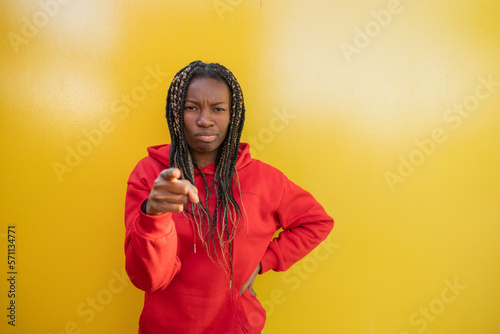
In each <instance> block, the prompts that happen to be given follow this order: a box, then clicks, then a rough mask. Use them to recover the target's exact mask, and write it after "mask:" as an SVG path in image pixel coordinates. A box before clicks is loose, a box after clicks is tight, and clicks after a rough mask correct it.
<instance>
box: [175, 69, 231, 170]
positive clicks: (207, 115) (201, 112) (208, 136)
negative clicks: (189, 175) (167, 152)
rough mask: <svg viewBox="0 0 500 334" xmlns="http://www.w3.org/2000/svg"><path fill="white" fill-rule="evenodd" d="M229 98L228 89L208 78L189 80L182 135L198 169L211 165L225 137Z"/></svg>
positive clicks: (227, 123) (222, 83) (219, 82)
mask: <svg viewBox="0 0 500 334" xmlns="http://www.w3.org/2000/svg"><path fill="white" fill-rule="evenodd" d="M230 111H231V97H230V92H229V88H228V86H227V85H226V84H225V83H224V82H222V81H219V80H215V79H212V78H197V79H193V80H192V81H191V82H190V84H189V86H188V89H187V92H186V101H185V104H184V134H185V136H186V141H187V143H188V145H189V149H190V151H191V155H192V157H193V159H194V161H195V162H196V163H197V164H198V165H199V166H202V167H206V166H208V165H210V164H212V163H214V162H215V160H216V158H217V153H218V151H219V147H220V145H221V144H222V142H223V141H224V139H225V138H226V134H227V129H228V126H229V121H230Z"/></svg>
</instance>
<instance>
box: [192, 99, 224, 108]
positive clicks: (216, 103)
mask: <svg viewBox="0 0 500 334" xmlns="http://www.w3.org/2000/svg"><path fill="white" fill-rule="evenodd" d="M186 102H191V103H194V104H198V101H195V100H191V99H186ZM219 104H228V103H227V102H224V101H220V102H215V103H212V104H211V105H212V106H216V105H219Z"/></svg>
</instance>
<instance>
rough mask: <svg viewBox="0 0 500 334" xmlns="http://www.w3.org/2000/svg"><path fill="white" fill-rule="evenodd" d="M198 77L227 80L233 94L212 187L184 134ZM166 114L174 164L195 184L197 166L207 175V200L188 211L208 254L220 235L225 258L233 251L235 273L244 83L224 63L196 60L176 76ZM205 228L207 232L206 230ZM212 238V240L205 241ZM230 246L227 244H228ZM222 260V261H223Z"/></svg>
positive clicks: (230, 255)
mask: <svg viewBox="0 0 500 334" xmlns="http://www.w3.org/2000/svg"><path fill="white" fill-rule="evenodd" d="M195 78H212V79H215V80H218V81H221V82H224V83H225V84H226V85H227V86H228V88H229V91H230V94H231V112H230V123H229V126H228V130H227V134H226V138H225V139H224V141H223V142H222V144H221V146H220V147H219V151H218V154H217V158H216V167H215V175H214V182H213V185H212V188H211V189H209V187H208V184H207V180H206V178H205V175H204V173H203V172H202V171H201V169H200V168H199V167H198V165H197V164H196V162H195V161H193V158H192V156H191V153H190V151H189V146H188V144H187V141H186V139H185V135H184V104H185V99H186V92H187V88H188V86H189V83H190V82H191V80H193V79H195ZM166 117H167V123H168V127H169V131H170V138H171V147H170V162H169V163H170V167H177V168H179V169H180V170H181V173H182V176H183V177H184V178H186V179H187V180H189V181H190V182H191V183H192V184H194V169H195V168H196V169H197V170H198V171H199V172H200V174H201V175H202V177H203V181H204V183H205V190H206V194H207V196H206V199H205V204H203V203H202V201H200V203H198V204H193V203H191V202H190V203H189V205H188V206H187V207H186V211H187V212H188V214H190V215H191V217H192V218H193V220H194V222H195V223H196V225H197V228H198V234H199V235H200V238H201V239H202V241H203V243H204V245H205V247H206V248H207V252H208V254H209V255H210V256H211V254H212V252H214V253H215V255H216V257H217V259H218V260H219V262H221V261H220V260H221V259H220V257H219V255H218V254H217V251H216V239H218V240H217V241H218V243H219V245H220V247H221V250H222V258H223V259H224V261H225V262H227V261H226V257H225V254H224V253H225V252H227V253H228V255H229V266H230V270H231V275H232V272H233V266H232V245H231V242H232V240H233V238H234V235H235V233H236V229H237V225H238V224H237V223H238V222H239V219H240V217H241V210H240V206H239V204H238V202H237V201H236V199H235V197H234V192H233V178H234V173H235V171H236V161H237V159H238V149H239V143H240V138H241V132H242V131H243V124H244V122H245V104H244V100H243V94H242V91H241V87H240V85H239V84H238V81H237V80H236V78H235V77H234V75H233V74H232V73H231V71H229V70H228V69H227V68H225V67H224V66H222V65H220V64H217V63H211V64H207V63H203V62H201V61H195V62H192V63H191V64H189V65H188V66H186V67H184V68H183V69H181V70H180V71H179V72H178V73H177V74H176V75H175V77H174V79H173V80H172V83H171V85H170V88H169V90H168V95H167V105H166ZM212 190H213V191H214V192H215V196H216V199H217V201H216V205H215V209H214V212H213V215H212V216H211V215H210V212H209V209H208V204H209V194H210V193H212ZM203 231H205V232H203ZM205 238H207V239H208V242H206V241H205ZM226 246H227V247H226ZM221 264H222V262H221Z"/></svg>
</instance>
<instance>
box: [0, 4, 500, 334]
mask: <svg viewBox="0 0 500 334" xmlns="http://www.w3.org/2000/svg"><path fill="white" fill-rule="evenodd" d="M0 10H1V19H0V32H1V33H0V36H1V37H0V47H1V49H0V65H1V66H0V76H1V87H0V108H1V109H0V110H1V116H0V117H1V128H0V136H1V155H0V156H1V158H0V159H1V160H0V166H1V167H0V168H1V178H0V180H1V181H0V182H1V183H0V187H1V192H0V194H1V197H0V200H1V203H2V204H1V205H2V210H1V212H0V221H1V227H0V228H1V230H0V242H1V244H0V245H1V253H2V255H1V259H2V261H1V262H0V263H1V268H2V276H1V277H4V278H2V279H1V282H2V284H1V286H0V288H1V290H0V309H1V310H3V311H2V312H1V314H0V315H1V317H0V319H2V320H1V325H0V331H1V332H2V333H4V332H9V333H44V334H49V333H52V334H56V333H58V334H59V333H67V334H68V333H95V334H99V333H130V334H131V333H136V332H137V324H138V317H139V314H140V311H141V308H142V293H141V291H139V290H137V289H135V288H134V287H133V286H132V285H131V284H130V283H127V281H126V280H123V278H122V279H119V277H120V276H121V275H122V273H123V265H124V253H123V239H124V224H123V206H124V196H125V189H126V181H127V178H128V175H129V173H130V171H131V170H132V168H133V167H134V166H135V164H136V163H137V161H138V160H139V159H140V158H142V157H143V156H145V154H146V147H147V146H150V145H156V144H162V143H165V142H168V141H169V135H168V131H167V125H166V121H165V118H164V104H165V97H166V91H167V89H168V86H169V83H170V80H171V79H172V77H173V75H174V73H175V72H176V71H178V70H179V69H180V68H181V67H183V66H185V65H186V64H187V63H189V62H190V61H192V60H197V59H201V60H204V61H207V62H220V63H222V64H224V65H226V66H227V67H228V68H230V69H231V70H232V71H233V72H234V74H235V75H236V77H237V78H238V80H239V81H240V84H241V86H242V88H243V91H244V96H245V101H246V107H247V120H246V127H245V130H244V134H243V140H244V141H249V142H250V143H251V144H252V145H253V148H254V149H253V151H252V152H253V153H254V155H255V157H256V158H259V159H261V160H263V161H265V162H268V163H270V164H272V165H274V166H276V167H278V168H280V169H281V170H283V171H284V172H285V173H286V174H287V175H288V176H289V178H291V179H292V180H293V181H295V182H296V183H298V184H299V185H301V186H302V187H304V188H305V189H307V190H309V191H311V192H312V193H313V194H314V195H315V196H316V197H317V199H318V200H319V201H320V202H321V203H322V204H323V205H324V206H325V208H326V210H327V211H328V212H329V213H330V214H331V215H332V216H333V217H334V218H335V222H336V225H335V227H334V230H333V232H332V234H331V236H330V239H329V240H328V242H327V244H326V246H325V245H324V246H323V247H322V248H320V249H319V250H318V252H317V253H315V254H311V255H310V256H308V257H307V258H306V259H305V260H303V261H302V262H300V263H298V264H296V265H295V266H294V269H293V271H289V272H287V273H286V274H284V273H273V272H271V273H268V274H265V275H263V276H261V277H259V278H258V281H257V283H256V291H257V292H258V296H259V299H260V300H261V301H262V302H263V303H264V305H265V307H266V309H267V310H268V320H267V324H266V327H265V329H264V333H266V334H270V333H343V334H346V333H347V334H351V333H353V334H358V333H367V334H368V333H369V334H403V333H407V334H413V333H471V334H472V333H474V334H481V333H487V334H495V333H499V332H500V322H499V321H498V311H499V309H500V288H499V283H498V282H500V266H499V255H500V242H499V236H500V224H499V223H500V205H499V200H500V196H499V194H500V192H499V188H500V175H499V170H500V159H499V151H500V132H499V126H500V114H499V112H498V111H499V108H500V86H499V85H498V82H500V62H499V59H500V44H499V37H500V35H499V33H500V23H499V20H498V18H499V17H500V4H499V2H498V1H496V0H477V1H468V0H461V1H457V0H453V1H452V0H445V1H431V0H421V1H415V0H414V1H411V0H400V1H397V0H392V1H391V0H387V1H386V0H384V1H382V0H377V1H368V0H351V1H348V0H344V1H328V0H321V1H285V0H277V1H270V0H262V6H261V5H260V3H259V1H258V0H252V1H239V0H216V1H212V0H207V1H203V0H200V1H166V0H147V1H146V0H145V1H118V0H116V1H111V0H109V1H101V0H99V1H98V0H72V1H71V0H64V1H63V0H59V2H57V1H56V0H41V1H19V0H16V1H14V0H4V1H2V2H1V4H0ZM387 13H389V16H388V15H387ZM384 15H385V16H384ZM377 19H378V21H377ZM151 72H156V77H154V76H152V75H151ZM158 73H159V74H158ZM488 80H490V82H491V81H493V82H495V83H496V84H490V85H489V86H486V85H485V84H484V83H483V82H484V81H488ZM488 89H489V90H488ZM477 94H480V96H481V99H479V98H478V95H477ZM486 95H487V96H486ZM127 100H128V102H125V101H127ZM476 102H477V103H476ZM127 103H128V104H127ZM464 103H469V105H468V108H469V109H471V110H473V111H471V112H470V113H469V112H467V113H465V112H464V113H463V116H462V115H460V114H459V113H458V112H457V111H455V110H458V109H455V108H462V110H465V109H464V108H463V107H460V105H463V104H464ZM456 105H458V106H459V107H456ZM87 136H90V138H91V139H92V141H90V140H89V139H88V138H87ZM418 143H420V144H418ZM432 143H434V144H432ZM419 145H420V146H419ZM421 147H423V148H421ZM72 150H75V152H76V153H77V154H78V152H80V153H81V154H78V155H79V157H80V159H78V157H75V156H74V152H73V151H72ZM77 150H78V151H77ZM424 151H426V152H427V153H426V152H424ZM68 152H73V155H72V154H71V153H68ZM68 155H69V156H71V157H70V158H68ZM67 159H69V160H68V161H69V163H70V164H71V165H72V166H70V165H69V163H68V161H67ZM409 164H412V165H409ZM61 166H66V167H65V168H64V167H61ZM61 168H62V169H61ZM398 170H399V171H398ZM8 225H15V226H16V236H17V239H16V242H17V252H16V258H17V259H16V261H17V262H16V266H17V270H18V275H17V287H16V289H17V298H16V305H17V319H16V320H17V322H16V327H15V328H12V326H8V325H7V320H8V318H7V317H6V315H7V310H6V308H7V306H8V303H9V299H8V298H7V291H8V286H7V284H6V283H7V282H6V276H7V274H6V272H7V271H8V269H7V264H6V261H5V260H6V257H7V256H6V253H7V239H6V237H7V226H8ZM4 275H5V276H4ZM449 285H455V288H453V289H454V290H453V289H450V287H449Z"/></svg>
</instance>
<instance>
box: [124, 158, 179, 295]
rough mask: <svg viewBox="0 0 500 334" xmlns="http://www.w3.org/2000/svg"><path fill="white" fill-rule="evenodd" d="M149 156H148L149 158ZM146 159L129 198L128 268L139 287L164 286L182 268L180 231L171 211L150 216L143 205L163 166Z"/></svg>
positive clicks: (134, 176)
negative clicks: (155, 164)
mask: <svg viewBox="0 0 500 334" xmlns="http://www.w3.org/2000/svg"><path fill="white" fill-rule="evenodd" d="M146 159H147V158H146ZM146 159H144V160H142V161H141V162H139V164H138V165H137V166H136V168H135V169H134V170H133V171H132V174H131V175H130V178H129V180H128V186H127V195H126V202H125V228H126V236H125V269H126V271H127V274H128V276H129V278H130V280H131V282H132V283H133V284H134V285H135V286H136V287H137V288H139V289H141V290H144V291H148V292H152V291H155V290H159V289H164V288H165V287H166V286H167V285H168V284H169V283H170V282H171V280H172V278H173V277H174V276H175V275H176V274H177V273H178V272H179V270H180V267H181V263H180V260H179V258H178V257H177V232H176V230H175V224H174V222H173V220H172V214H171V213H164V214H161V215H157V216H150V215H147V214H145V213H143V212H142V210H141V207H142V204H143V203H144V201H145V200H146V199H147V198H148V197H149V193H150V191H151V188H152V185H153V182H154V180H155V179H156V177H157V175H158V174H159V173H160V171H161V170H162V168H161V166H157V167H158V168H154V167H155V166H150V165H148V164H147V163H146V162H147V160H146Z"/></svg>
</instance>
